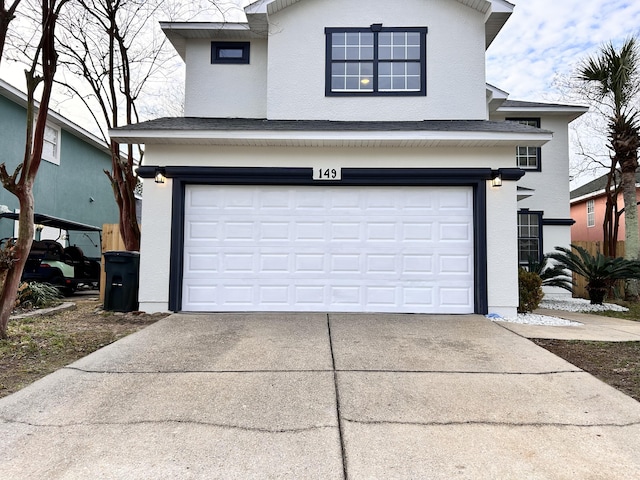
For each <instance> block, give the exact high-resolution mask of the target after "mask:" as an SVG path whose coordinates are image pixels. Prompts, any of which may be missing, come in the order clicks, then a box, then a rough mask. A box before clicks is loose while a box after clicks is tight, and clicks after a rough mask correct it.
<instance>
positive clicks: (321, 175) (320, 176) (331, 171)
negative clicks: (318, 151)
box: [313, 167, 342, 180]
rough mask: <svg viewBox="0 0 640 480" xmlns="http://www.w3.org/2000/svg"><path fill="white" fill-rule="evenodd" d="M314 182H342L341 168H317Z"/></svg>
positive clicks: (314, 173)
mask: <svg viewBox="0 0 640 480" xmlns="http://www.w3.org/2000/svg"><path fill="white" fill-rule="evenodd" d="M313 179H314V180H342V169H341V168H340V167H315V168H314V169H313Z"/></svg>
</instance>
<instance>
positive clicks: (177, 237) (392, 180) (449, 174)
mask: <svg viewBox="0 0 640 480" xmlns="http://www.w3.org/2000/svg"><path fill="white" fill-rule="evenodd" d="M156 168H159V167H153V166H145V167H140V168H139V169H138V174H139V175H140V176H142V177H143V178H149V177H153V175H154V172H155V170H156ZM163 168H164V170H165V172H166V176H167V177H169V178H172V179H173V192H172V194H173V199H172V211H173V214H172V218H171V261H170V274H169V310H171V311H174V312H178V311H180V310H181V308H182V272H183V267H184V263H183V262H184V259H183V253H184V206H185V205H184V203H185V191H186V187H187V185H308V186H316V187H322V186H329V185H333V186H336V185H338V186H340V185H343V186H398V187H402V186H425V187H427V186H429V187H434V186H469V187H472V188H473V199H474V209H473V217H474V218H473V221H474V229H473V232H474V286H475V298H474V303H475V313H477V314H483V315H484V314H487V313H488V309H489V306H488V285H487V224H486V217H487V198H486V181H487V180H489V179H491V177H492V171H491V169H490V168H477V169H429V168H424V169H419V168H418V169H416V168H398V169H380V168H362V169H360V168H345V169H343V170H342V180H340V181H327V180H322V181H317V180H313V179H312V178H311V177H312V169H310V168H233V167H163Z"/></svg>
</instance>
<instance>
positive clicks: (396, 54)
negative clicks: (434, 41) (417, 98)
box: [325, 25, 427, 95]
mask: <svg viewBox="0 0 640 480" xmlns="http://www.w3.org/2000/svg"><path fill="white" fill-rule="evenodd" d="M325 31H326V35H327V88H326V93H327V95H425V94H426V68H425V58H426V54H425V50H426V33H427V29H426V28H383V27H382V26H381V25H372V26H371V27H370V28H366V29H362V28H346V29H338V28H327V29H326V30H325Z"/></svg>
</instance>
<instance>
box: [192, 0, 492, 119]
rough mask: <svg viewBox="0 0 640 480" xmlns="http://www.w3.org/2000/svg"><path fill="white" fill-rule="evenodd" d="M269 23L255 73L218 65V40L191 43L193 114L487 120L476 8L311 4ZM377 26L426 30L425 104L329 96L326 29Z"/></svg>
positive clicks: (415, 1) (333, 0)
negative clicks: (214, 45) (214, 56)
mask: <svg viewBox="0 0 640 480" xmlns="http://www.w3.org/2000/svg"><path fill="white" fill-rule="evenodd" d="M270 22H271V31H270V34H269V38H268V39H267V38H258V39H256V38H253V37H252V38H251V40H250V41H251V46H250V64H249V65H212V64H211V39H191V40H188V41H187V47H186V55H185V61H186V87H185V90H186V92H185V115H186V116H194V117H223V118H224V117H238V118H269V119H286V120H299V119H305V120H310V119H331V120H431V119H485V118H486V102H485V93H486V85H485V48H484V41H485V27H484V16H483V15H482V14H481V13H479V12H478V11H476V10H475V9H473V8H470V7H466V6H464V5H462V4H461V3H459V2H453V1H450V0H430V1H428V2H426V1H424V0H406V1H404V2H402V8H398V5H397V4H396V3H394V2H389V1H388V0H352V1H349V2H345V1H343V0H304V1H301V2H299V3H296V4H294V5H292V6H290V7H288V8H286V9H284V10H282V11H280V12H278V13H277V14H275V15H272V16H270ZM373 23H382V24H383V26H385V27H427V28H428V33H427V95H426V97H424V96H410V97H397V96H394V97H380V96H376V97H326V96H325V57H326V54H325V33H324V29H325V27H368V26H369V25H371V24H373ZM239 35H240V36H241V34H239ZM247 38H249V37H247ZM234 41H235V39H234ZM267 59H268V60H267Z"/></svg>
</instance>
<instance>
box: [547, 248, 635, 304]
mask: <svg viewBox="0 0 640 480" xmlns="http://www.w3.org/2000/svg"><path fill="white" fill-rule="evenodd" d="M547 256H548V257H549V258H550V259H552V260H555V261H556V262H557V264H558V267H560V268H566V269H567V270H569V271H571V272H573V273H576V274H578V275H580V276H582V277H584V278H585V279H586V280H587V292H589V300H591V303H592V304H598V305H601V304H602V302H603V301H604V297H605V295H606V293H607V290H608V289H609V287H610V286H611V285H612V284H613V282H614V281H615V280H626V279H630V278H635V279H638V278H640V261H638V260H625V259H624V258H612V257H607V256H605V255H602V254H601V253H600V252H598V253H596V255H595V256H594V255H591V254H590V253H589V252H588V251H587V250H586V249H584V248H582V247H580V246H577V245H571V249H568V248H564V247H556V252H553V253H549V254H547Z"/></svg>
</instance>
